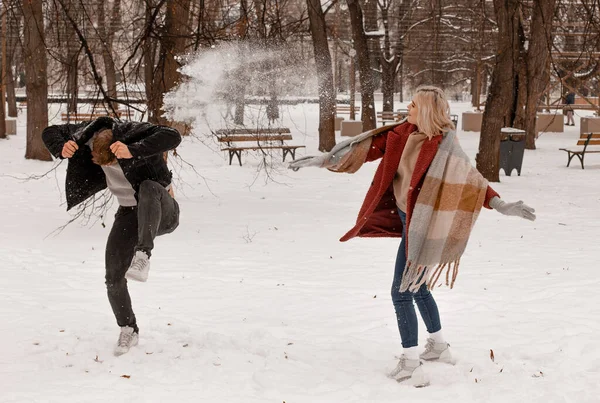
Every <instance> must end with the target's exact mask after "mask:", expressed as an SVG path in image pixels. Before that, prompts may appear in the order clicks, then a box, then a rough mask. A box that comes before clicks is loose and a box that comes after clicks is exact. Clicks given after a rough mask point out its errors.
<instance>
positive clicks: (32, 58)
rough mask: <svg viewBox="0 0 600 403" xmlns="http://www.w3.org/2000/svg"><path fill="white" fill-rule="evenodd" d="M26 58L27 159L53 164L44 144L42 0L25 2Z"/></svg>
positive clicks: (45, 91) (45, 85) (45, 89)
mask: <svg viewBox="0 0 600 403" xmlns="http://www.w3.org/2000/svg"><path fill="white" fill-rule="evenodd" d="M22 7H23V17H24V18H23V19H24V21H23V27H24V34H25V35H24V43H23V53H24V54H23V58H24V64H25V75H26V77H27V100H28V102H27V145H26V149H25V158H27V159H38V160H43V161H51V160H52V157H51V155H50V153H49V152H48V150H47V149H46V147H45V146H44V143H43V141H42V130H44V128H46V126H48V77H47V60H46V46H45V44H44V18H43V13H42V0H23V1H22Z"/></svg>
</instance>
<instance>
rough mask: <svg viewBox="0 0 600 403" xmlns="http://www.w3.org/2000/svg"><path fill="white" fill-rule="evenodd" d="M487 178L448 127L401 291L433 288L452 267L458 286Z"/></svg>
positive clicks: (412, 236) (425, 191) (419, 206)
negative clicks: (464, 255) (475, 166)
mask: <svg viewBox="0 0 600 403" xmlns="http://www.w3.org/2000/svg"><path fill="white" fill-rule="evenodd" d="M487 187H488V182H487V180H486V179H485V178H484V177H483V176H482V175H481V174H480V173H479V172H478V171H477V170H476V169H475V168H474V167H473V166H472V165H471V163H470V161H469V158H468V157H467V155H466V154H465V152H464V151H463V149H462V148H461V147H460V145H459V143H458V139H457V138H456V132H454V131H451V132H448V133H447V134H446V135H445V136H444V139H443V140H442V142H441V143H440V146H439V149H438V151H437V153H436V155H435V157H434V159H433V161H432V163H431V166H430V167H429V170H428V171H427V175H426V176H425V180H424V182H423V186H422V187H421V191H420V193H419V196H418V197H417V202H416V205H415V207H414V209H413V211H412V216H411V223H410V228H408V234H407V240H408V257H407V263H406V269H405V271H404V275H403V276H402V283H401V285H400V291H406V290H410V291H412V292H415V291H417V290H418V289H419V287H420V286H421V285H423V284H427V286H428V287H429V288H433V287H434V286H435V285H436V283H437V281H438V280H439V278H440V276H441V274H442V273H443V272H444V271H446V285H449V286H450V288H452V286H453V285H454V281H455V280H456V276H457V274H458V266H459V264H460V258H461V256H462V254H463V252H464V251H465V248H466V246H467V242H468V240H469V235H470V234H471V229H472V228H473V225H475V221H476V220H477V217H478V215H479V212H480V211H481V207H482V206H483V203H484V201H485V194H486V190H487Z"/></svg>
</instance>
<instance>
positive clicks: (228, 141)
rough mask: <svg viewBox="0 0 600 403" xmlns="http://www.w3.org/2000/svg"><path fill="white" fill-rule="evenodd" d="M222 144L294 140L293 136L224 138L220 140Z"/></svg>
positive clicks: (239, 136)
mask: <svg viewBox="0 0 600 403" xmlns="http://www.w3.org/2000/svg"><path fill="white" fill-rule="evenodd" d="M218 140H219V142H220V143H230V142H234V141H284V140H292V135H291V134H282V135H280V136H277V135H259V136H241V135H237V136H223V137H219V138H218Z"/></svg>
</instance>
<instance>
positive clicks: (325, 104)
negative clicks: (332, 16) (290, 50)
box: [306, 0, 335, 151]
mask: <svg viewBox="0 0 600 403" xmlns="http://www.w3.org/2000/svg"><path fill="white" fill-rule="evenodd" d="M306 4H307V6H308V19H309V21H310V32H311V34H312V41H313V49H314V55H315V65H316V68H317V82H318V87H319V150H320V151H330V150H331V149H332V148H333V146H335V131H334V129H335V127H334V123H335V120H334V118H335V94H334V89H333V73H332V66H331V55H330V53H329V44H328V42H327V29H326V26H325V14H324V13H323V8H322V7H321V1H320V0H306Z"/></svg>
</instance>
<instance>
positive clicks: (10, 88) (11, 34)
mask: <svg viewBox="0 0 600 403" xmlns="http://www.w3.org/2000/svg"><path fill="white" fill-rule="evenodd" d="M8 5H9V7H10V8H9V10H8V13H7V15H6V20H7V24H6V28H7V30H8V35H7V38H6V39H7V40H6V55H7V56H8V59H7V60H9V61H7V65H6V67H7V68H6V101H7V102H8V116H10V117H12V118H16V117H17V113H18V110H17V97H16V95H15V87H16V85H15V76H14V74H13V68H14V67H15V66H16V65H17V64H18V63H17V59H18V57H20V56H18V55H17V48H18V42H19V34H18V33H19V19H20V14H19V13H18V9H19V7H15V4H14V1H10V2H8Z"/></svg>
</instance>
